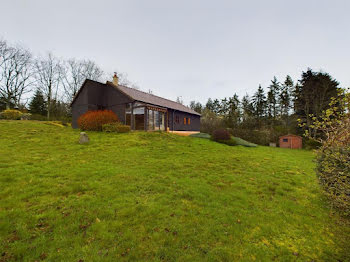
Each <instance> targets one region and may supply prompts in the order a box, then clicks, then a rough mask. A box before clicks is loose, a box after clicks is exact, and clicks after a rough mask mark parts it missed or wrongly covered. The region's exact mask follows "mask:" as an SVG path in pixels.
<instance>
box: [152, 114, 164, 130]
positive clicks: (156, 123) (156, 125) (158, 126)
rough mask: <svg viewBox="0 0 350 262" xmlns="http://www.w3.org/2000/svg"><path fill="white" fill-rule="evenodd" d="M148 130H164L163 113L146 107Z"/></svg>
mask: <svg viewBox="0 0 350 262" xmlns="http://www.w3.org/2000/svg"><path fill="white" fill-rule="evenodd" d="M148 130H150V131H153V130H161V131H164V130H165V113H164V112H160V111H156V110H151V109H148Z"/></svg>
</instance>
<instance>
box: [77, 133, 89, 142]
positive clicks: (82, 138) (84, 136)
mask: <svg viewBox="0 0 350 262" xmlns="http://www.w3.org/2000/svg"><path fill="white" fill-rule="evenodd" d="M89 141H90V139H89V137H88V135H87V134H86V133H85V132H81V133H80V138H79V144H88V143H89Z"/></svg>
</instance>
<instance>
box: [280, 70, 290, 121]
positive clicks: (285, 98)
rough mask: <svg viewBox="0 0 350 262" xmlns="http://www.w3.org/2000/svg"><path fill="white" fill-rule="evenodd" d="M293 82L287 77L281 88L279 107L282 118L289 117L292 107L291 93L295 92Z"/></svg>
mask: <svg viewBox="0 0 350 262" xmlns="http://www.w3.org/2000/svg"><path fill="white" fill-rule="evenodd" d="M293 86H294V83H293V80H292V78H291V77H290V76H289V75H287V77H286V80H285V81H284V83H283V84H282V86H281V92H280V94H279V99H278V101H279V106H280V111H281V116H282V117H288V115H289V110H290V107H291V93H292V92H293Z"/></svg>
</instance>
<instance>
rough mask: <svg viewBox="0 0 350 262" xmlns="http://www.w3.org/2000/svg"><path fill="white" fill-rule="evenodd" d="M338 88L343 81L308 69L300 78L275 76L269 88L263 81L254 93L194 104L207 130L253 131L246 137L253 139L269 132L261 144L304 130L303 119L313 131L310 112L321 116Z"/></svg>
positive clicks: (191, 104)
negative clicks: (284, 134)
mask: <svg viewBox="0 0 350 262" xmlns="http://www.w3.org/2000/svg"><path fill="white" fill-rule="evenodd" d="M338 91H339V83H338V82H337V81H336V80H335V79H333V78H332V77H331V76H330V75H329V74H328V73H324V72H315V71H312V70H311V69H308V70H307V71H306V72H303V73H302V75H301V79H300V80H298V81H296V82H294V81H293V80H292V78H291V77H290V76H286V78H285V79H284V81H282V82H280V81H278V79H277V78H276V77H274V78H273V79H272V80H271V84H270V85H269V86H268V87H267V90H265V89H264V88H263V87H262V86H261V85H259V87H258V89H257V91H256V92H255V93H254V94H253V95H252V96H249V95H248V94H246V95H245V96H243V97H242V99H239V97H238V96H237V95H236V94H234V95H233V96H232V97H228V98H226V97H225V98H223V99H217V98H216V99H212V98H209V99H208V101H207V103H206V104H205V105H202V104H201V103H199V102H195V101H192V102H191V103H190V107H191V108H192V109H194V110H195V111H197V112H199V113H201V114H202V128H203V130H202V131H203V132H209V133H210V132H212V131H213V130H215V129H217V128H231V129H232V130H233V132H235V133H236V134H238V133H242V135H241V136H244V135H245V134H250V135H249V136H250V137H247V136H246V138H250V139H251V140H254V136H256V135H257V132H260V133H264V134H266V135H265V139H264V141H263V142H260V144H266V143H267V142H268V140H270V142H274V141H276V138H277V136H278V135H280V134H283V133H287V132H291V133H299V134H302V132H303V130H301V129H300V128H299V124H298V123H299V122H300V121H301V122H305V123H306V125H305V127H306V128H308V129H310V132H312V130H311V129H312V125H311V119H310V114H313V115H314V116H316V117H318V116H320V115H321V113H322V111H324V110H325V109H327V107H328V105H329V103H330V101H331V98H332V97H337V94H338ZM298 120H299V122H298ZM252 132H256V134H252ZM271 134H272V135H271ZM255 142H259V141H256V140H255Z"/></svg>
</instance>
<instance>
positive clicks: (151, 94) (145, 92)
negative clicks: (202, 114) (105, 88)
mask: <svg viewBox="0 0 350 262" xmlns="http://www.w3.org/2000/svg"><path fill="white" fill-rule="evenodd" d="M107 83H110V84H112V85H113V86H115V87H118V86H122V87H125V88H129V89H133V90H136V91H138V92H141V93H144V94H146V95H151V96H155V97H158V98H161V99H164V100H167V101H170V102H173V103H176V104H178V105H181V106H184V107H186V108H188V109H191V110H193V109H192V108H190V107H188V106H185V105H183V104H181V103H179V102H176V101H173V100H170V99H168V98H164V97H161V96H157V95H154V94H150V93H147V92H145V91H142V90H139V89H136V88H132V87H129V86H126V85H118V86H116V85H115V84H113V83H112V82H110V81H107ZM193 111H194V110H193Z"/></svg>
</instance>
